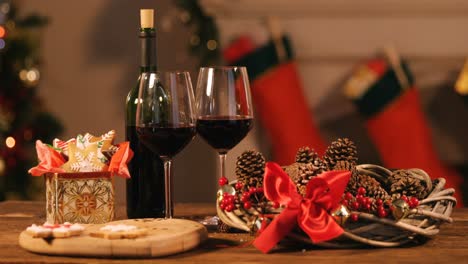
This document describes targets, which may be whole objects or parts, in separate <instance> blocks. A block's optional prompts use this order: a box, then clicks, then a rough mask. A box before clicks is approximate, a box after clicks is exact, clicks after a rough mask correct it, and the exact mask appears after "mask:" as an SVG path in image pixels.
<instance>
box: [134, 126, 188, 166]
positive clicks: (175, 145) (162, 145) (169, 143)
mask: <svg viewBox="0 0 468 264" xmlns="http://www.w3.org/2000/svg"><path fill="white" fill-rule="evenodd" d="M137 133H138V135H139V137H140V140H141V142H143V144H145V146H147V147H148V148H149V149H151V150H152V151H153V152H154V153H156V154H158V155H159V156H160V157H169V158H172V157H174V156H175V155H176V154H178V153H179V152H180V151H181V150H182V149H183V148H184V147H185V146H187V144H188V143H190V141H192V139H193V137H194V136H195V126H193V125H190V126H180V127H176V126H159V125H151V126H146V127H138V128H137Z"/></svg>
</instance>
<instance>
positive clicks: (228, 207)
mask: <svg viewBox="0 0 468 264" xmlns="http://www.w3.org/2000/svg"><path fill="white" fill-rule="evenodd" d="M232 210H234V205H233V204H230V205H228V206H226V211H228V212H232Z"/></svg>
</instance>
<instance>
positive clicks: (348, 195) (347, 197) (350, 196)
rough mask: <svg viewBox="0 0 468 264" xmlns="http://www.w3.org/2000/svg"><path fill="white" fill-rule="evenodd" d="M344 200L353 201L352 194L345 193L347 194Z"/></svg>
mask: <svg viewBox="0 0 468 264" xmlns="http://www.w3.org/2000/svg"><path fill="white" fill-rule="evenodd" d="M344 198H345V200H351V199H353V194H351V193H350V192H347V193H345V196H344Z"/></svg>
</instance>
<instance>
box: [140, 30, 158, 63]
mask: <svg viewBox="0 0 468 264" xmlns="http://www.w3.org/2000/svg"><path fill="white" fill-rule="evenodd" d="M139 37H140V45H141V47H140V50H141V58H140V60H141V61H140V72H149V71H156V70H157V59H156V30H155V29H154V28H141V29H140V35H139Z"/></svg>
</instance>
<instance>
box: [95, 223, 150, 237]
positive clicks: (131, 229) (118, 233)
mask: <svg viewBox="0 0 468 264" xmlns="http://www.w3.org/2000/svg"><path fill="white" fill-rule="evenodd" d="M147 233H148V231H147V230H146V229H145V228H138V227H136V226H133V225H125V224H117V225H106V226H104V227H101V228H100V229H99V231H96V232H91V234H90V235H91V236H92V237H99V238H105V239H124V238H138V237H142V236H145V235H146V234H147Z"/></svg>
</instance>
